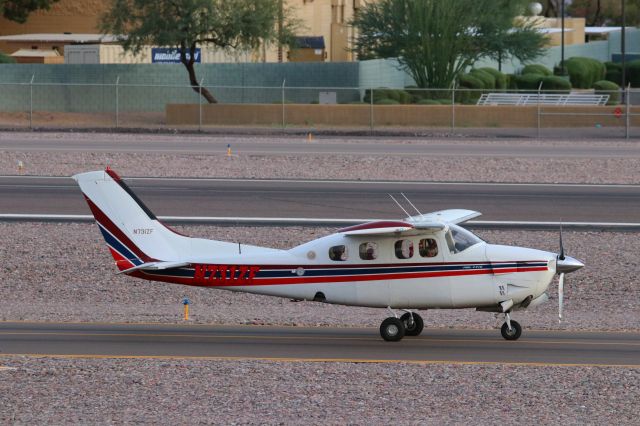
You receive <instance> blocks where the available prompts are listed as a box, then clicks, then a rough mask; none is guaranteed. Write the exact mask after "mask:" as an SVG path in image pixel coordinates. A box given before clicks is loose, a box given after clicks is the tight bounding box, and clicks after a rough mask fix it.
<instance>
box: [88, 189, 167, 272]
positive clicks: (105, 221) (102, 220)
mask: <svg viewBox="0 0 640 426" xmlns="http://www.w3.org/2000/svg"><path fill="white" fill-rule="evenodd" d="M82 195H84V199H85V200H87V204H89V208H90V209H91V213H93V217H94V218H95V219H96V221H97V222H98V223H99V224H100V225H102V226H103V227H104V228H105V229H106V230H107V231H109V232H110V233H111V234H112V235H113V236H114V237H116V238H117V239H118V240H120V242H121V243H122V244H124V245H125V246H126V247H127V248H128V249H129V250H131V252H132V253H134V254H135V255H136V256H138V257H139V258H140V259H142V260H143V261H144V262H155V261H156V260H157V259H153V258H151V257H149V256H147V255H146V254H145V253H144V252H143V251H142V250H140V249H139V248H138V246H136V245H135V244H134V243H133V241H131V240H130V239H129V237H127V236H126V235H125V234H124V232H122V231H121V230H120V228H118V227H117V226H116V224H115V223H113V222H112V221H111V219H109V218H108V217H107V215H106V214H104V213H103V212H102V210H100V208H99V207H98V206H96V205H95V204H94V203H93V201H91V200H90V199H89V197H87V196H86V195H85V194H82Z"/></svg>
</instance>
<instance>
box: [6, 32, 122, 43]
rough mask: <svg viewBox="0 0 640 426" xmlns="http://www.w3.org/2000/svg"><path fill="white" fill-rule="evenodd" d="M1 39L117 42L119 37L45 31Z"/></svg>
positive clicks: (18, 40)
mask: <svg viewBox="0 0 640 426" xmlns="http://www.w3.org/2000/svg"><path fill="white" fill-rule="evenodd" d="M0 41H13V42H26V43H33V42H57V43H90V44H96V43H115V42H117V41H119V37H118V36H116V35H113V34H65V33H44V34H15V35H8V36H2V37H0Z"/></svg>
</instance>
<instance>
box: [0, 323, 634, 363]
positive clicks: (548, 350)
mask: <svg viewBox="0 0 640 426" xmlns="http://www.w3.org/2000/svg"><path fill="white" fill-rule="evenodd" d="M18 354H23V355H49V356H65V357H66V356H69V357H103V356H105V357H159V358H172V357H178V358H183V357H184V358H203V357H204V358H212V359H268V360H277V361H342V362H403V361H407V362H424V363H436V362H447V363H478V364H482V363H490V364H523V365H585V366H596V365H597V366H627V367H640V333H613V332H567V331H535V330H527V329H525V330H524V331H523V336H522V337H521V338H520V339H519V340H518V341H515V342H509V341H506V340H503V339H502V337H501V336H500V332H499V331H498V330H449V329H447V330H443V329H425V330H424V332H423V334H422V335H421V336H419V337H412V338H409V337H405V338H404V339H403V340H402V341H400V342H395V343H390V342H385V341H383V340H382V339H381V338H380V336H379V334H378V330H377V329H375V328H329V327H327V328H306V327H269V326H209V325H160V324H151V325H150V324H89V323H87V324H81V323H75V324H69V323H59V324H58V323H10V322H5V323H0V356H2V355H18Z"/></svg>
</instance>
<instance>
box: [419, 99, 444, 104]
mask: <svg viewBox="0 0 640 426" xmlns="http://www.w3.org/2000/svg"><path fill="white" fill-rule="evenodd" d="M416 104H418V105H440V102H439V101H438V100H436V99H420V100H419V101H418V102H416Z"/></svg>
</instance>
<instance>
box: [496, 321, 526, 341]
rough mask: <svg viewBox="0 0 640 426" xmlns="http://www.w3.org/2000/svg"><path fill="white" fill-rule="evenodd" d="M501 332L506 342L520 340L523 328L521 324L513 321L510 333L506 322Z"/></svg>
mask: <svg viewBox="0 0 640 426" xmlns="http://www.w3.org/2000/svg"><path fill="white" fill-rule="evenodd" d="M500 332H501V333H502V337H504V338H505V339H506V340H518V339H519V338H520V335H521V334H522V327H520V324H518V322H517V321H513V320H512V321H511V331H509V326H508V325H507V323H506V322H505V323H504V324H502V328H501V329H500Z"/></svg>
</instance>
